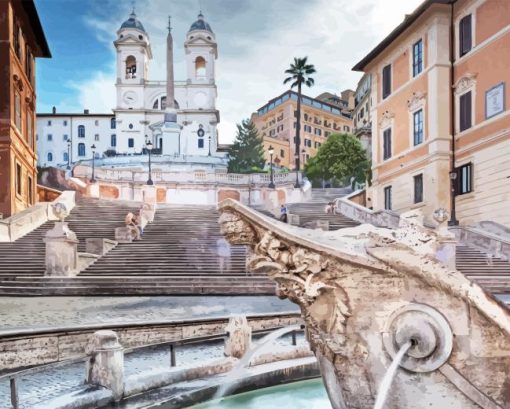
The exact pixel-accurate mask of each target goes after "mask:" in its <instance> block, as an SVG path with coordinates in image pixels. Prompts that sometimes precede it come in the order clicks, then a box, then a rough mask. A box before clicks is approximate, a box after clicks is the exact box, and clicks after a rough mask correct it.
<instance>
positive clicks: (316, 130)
mask: <svg viewBox="0 0 510 409" xmlns="http://www.w3.org/2000/svg"><path fill="white" fill-rule="evenodd" d="M315 135H319V136H321V135H322V131H321V130H320V129H319V128H315Z"/></svg>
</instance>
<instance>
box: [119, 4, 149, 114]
mask: <svg viewBox="0 0 510 409" xmlns="http://www.w3.org/2000/svg"><path fill="white" fill-rule="evenodd" d="M113 44H114V45H115V49H116V50H117V82H116V87H117V108H122V109H137V108H138V109H139V108H142V107H143V103H144V98H143V87H141V86H140V85H143V83H144V81H145V80H147V78H148V70H149V61H150V60H151V59H152V51H151V46H150V41H149V35H148V34H147V32H146V31H145V29H144V27H143V25H142V23H141V22H140V21H139V20H138V19H137V18H136V14H135V11H134V10H133V11H132V12H131V14H130V16H129V18H128V19H127V20H126V21H124V22H123V23H122V25H121V26H120V29H119V30H118V31H117V39H116V40H115V41H114V42H113Z"/></svg>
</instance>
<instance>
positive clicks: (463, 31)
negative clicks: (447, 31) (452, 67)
mask: <svg viewBox="0 0 510 409" xmlns="http://www.w3.org/2000/svg"><path fill="white" fill-rule="evenodd" d="M472 37H473V36H472V27H471V14H469V15H467V16H466V17H464V18H463V19H462V20H460V23H459V56H461V57H462V56H463V55H465V54H467V53H468V52H469V51H471V48H472V47H473V40H472Z"/></svg>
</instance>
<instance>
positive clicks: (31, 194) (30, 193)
mask: <svg viewBox="0 0 510 409" xmlns="http://www.w3.org/2000/svg"><path fill="white" fill-rule="evenodd" d="M32 183H33V182H32V178H31V177H30V176H29V177H28V204H31V205H32V204H34V192H33V189H34V187H33V185H32Z"/></svg>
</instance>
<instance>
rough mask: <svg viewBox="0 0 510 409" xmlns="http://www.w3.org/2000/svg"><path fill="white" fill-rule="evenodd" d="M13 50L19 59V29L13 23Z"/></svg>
mask: <svg viewBox="0 0 510 409" xmlns="http://www.w3.org/2000/svg"><path fill="white" fill-rule="evenodd" d="M13 38H14V51H15V52H16V56H17V57H18V59H19V60H20V61H21V29H20V28H19V26H18V25H17V24H14V33H13Z"/></svg>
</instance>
